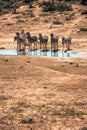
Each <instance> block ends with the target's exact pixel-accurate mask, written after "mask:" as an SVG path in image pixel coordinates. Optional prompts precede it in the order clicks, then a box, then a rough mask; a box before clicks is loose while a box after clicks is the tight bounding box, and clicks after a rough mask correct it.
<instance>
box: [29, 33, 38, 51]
mask: <svg viewBox="0 0 87 130" xmlns="http://www.w3.org/2000/svg"><path fill="white" fill-rule="evenodd" d="M26 39H27V41H28V45H29V49H32V45H33V44H34V47H33V49H34V50H36V49H37V42H38V41H37V40H38V39H37V36H31V34H30V32H27V33H26Z"/></svg>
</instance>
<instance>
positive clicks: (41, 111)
mask: <svg viewBox="0 0 87 130" xmlns="http://www.w3.org/2000/svg"><path fill="white" fill-rule="evenodd" d="M9 2H10V3H9ZM55 2H56V3H55ZM59 3H60V4H59ZM86 3H87V1H86V0H85V1H84V0H80V1H79V0H77V1H75V0H70V1H69V0H63V1H62V2H61V1H60V0H59V1H42V0H33V2H32V0H31V1H29V0H22V1H21V0H20V1H17V5H16V8H15V6H14V3H13V2H12V1H10V0H9V1H7V0H3V1H2V0H1V1H0V48H4V49H7V50H13V49H16V43H14V35H15V32H17V31H20V29H22V28H23V29H25V31H26V32H31V34H32V35H36V36H38V34H39V33H40V32H41V33H42V34H46V35H48V37H49V35H50V33H53V34H56V35H58V36H59V50H60V51H62V46H61V37H62V36H68V35H69V36H71V37H72V44H71V50H70V51H69V53H70V52H73V53H77V52H79V53H81V54H82V57H81V58H65V57H63V58H58V57H52V58H49V57H45V56H44V57H41V56H38V57H36V56H26V55H17V56H5V55H0V130H20V129H21V130H87V5H86ZM48 46H50V40H49V42H48Z"/></svg>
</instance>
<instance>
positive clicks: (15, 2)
mask: <svg viewBox="0 0 87 130" xmlns="http://www.w3.org/2000/svg"><path fill="white" fill-rule="evenodd" d="M13 8H14V14H16V13H17V11H16V8H17V0H14V7H13Z"/></svg>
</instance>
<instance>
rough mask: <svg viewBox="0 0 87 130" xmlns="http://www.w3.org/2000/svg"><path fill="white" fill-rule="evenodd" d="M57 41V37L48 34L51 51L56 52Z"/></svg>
mask: <svg viewBox="0 0 87 130" xmlns="http://www.w3.org/2000/svg"><path fill="white" fill-rule="evenodd" d="M58 40H59V37H58V36H56V35H54V34H53V33H51V34H50V41H51V51H52V50H53V51H58Z"/></svg>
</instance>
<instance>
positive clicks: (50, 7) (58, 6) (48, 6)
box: [39, 1, 72, 12]
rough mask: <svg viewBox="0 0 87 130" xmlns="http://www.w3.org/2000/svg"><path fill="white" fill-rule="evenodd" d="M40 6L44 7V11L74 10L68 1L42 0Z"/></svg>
mask: <svg viewBox="0 0 87 130" xmlns="http://www.w3.org/2000/svg"><path fill="white" fill-rule="evenodd" d="M39 6H42V7H43V11H44V12H48V11H61V12H63V11H71V10H72V6H71V5H70V4H67V3H66V2H60V1H58V2H56V3H52V2H50V1H47V2H45V1H44V2H42V3H40V4H39Z"/></svg>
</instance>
